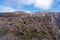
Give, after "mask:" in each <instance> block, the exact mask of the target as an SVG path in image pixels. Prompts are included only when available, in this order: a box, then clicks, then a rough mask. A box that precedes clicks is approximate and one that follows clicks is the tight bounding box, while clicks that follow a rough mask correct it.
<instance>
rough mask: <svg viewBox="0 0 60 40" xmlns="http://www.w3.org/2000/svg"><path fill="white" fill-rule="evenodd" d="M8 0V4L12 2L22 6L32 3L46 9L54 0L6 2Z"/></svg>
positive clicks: (11, 0) (36, 6)
mask: <svg viewBox="0 0 60 40" xmlns="http://www.w3.org/2000/svg"><path fill="white" fill-rule="evenodd" d="M8 2H9V4H10V5H12V4H19V5H23V6H24V5H27V6H30V5H33V6H34V7H35V8H38V9H44V10H46V9H50V8H51V7H52V5H53V2H54V0H7V1H6V3H8ZM9 4H8V5H9Z"/></svg>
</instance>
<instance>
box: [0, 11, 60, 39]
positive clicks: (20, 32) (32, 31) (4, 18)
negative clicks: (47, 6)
mask: <svg viewBox="0 0 60 40" xmlns="http://www.w3.org/2000/svg"><path fill="white" fill-rule="evenodd" d="M56 16H57V15H56V14H55V13H54V12H53V13H52V12H50V13H48V12H36V13H31V14H29V13H25V12H22V11H20V12H9V13H0V40H60V39H59V38H60V32H59V27H58V24H57V23H58V22H57V21H58V20H57V19H59V18H58V17H56ZM55 19H56V20H55Z"/></svg>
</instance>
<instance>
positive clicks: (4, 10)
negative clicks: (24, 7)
mask: <svg viewBox="0 0 60 40" xmlns="http://www.w3.org/2000/svg"><path fill="white" fill-rule="evenodd" d="M13 11H15V10H14V9H13V8H11V7H7V6H0V12H13Z"/></svg>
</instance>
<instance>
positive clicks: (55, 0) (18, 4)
mask: <svg viewBox="0 0 60 40" xmlns="http://www.w3.org/2000/svg"><path fill="white" fill-rule="evenodd" d="M13 11H26V12H43V11H47V12H60V0H0V12H13Z"/></svg>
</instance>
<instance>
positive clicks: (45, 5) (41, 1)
mask: <svg viewBox="0 0 60 40" xmlns="http://www.w3.org/2000/svg"><path fill="white" fill-rule="evenodd" d="M52 4H53V0H35V2H34V6H35V7H37V8H40V9H50V8H51V7H52Z"/></svg>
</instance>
